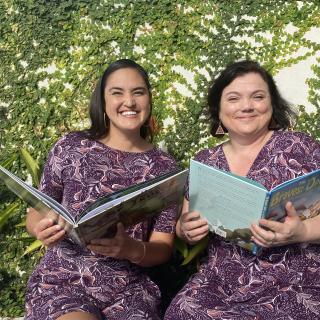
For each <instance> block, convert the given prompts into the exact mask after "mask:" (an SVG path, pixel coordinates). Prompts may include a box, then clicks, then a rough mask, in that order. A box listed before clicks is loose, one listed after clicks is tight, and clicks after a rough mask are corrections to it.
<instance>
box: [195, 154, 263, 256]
mask: <svg viewBox="0 0 320 320" xmlns="http://www.w3.org/2000/svg"><path fill="white" fill-rule="evenodd" d="M243 178H244V177H238V176H236V175H234V174H229V173H228V172H225V171H222V170H219V169H216V168H213V167H210V166H207V165H205V164H202V163H200V162H198V161H195V160H191V161H190V185H189V201H190V210H192V211H193V210H197V211H199V212H200V213H201V215H202V216H203V217H205V218H206V219H207V221H208V223H209V228H210V230H211V231H213V232H215V233H216V234H218V235H220V236H221V237H223V238H226V239H227V240H229V241H234V242H237V243H238V244H239V245H241V246H243V247H246V248H247V249H249V250H251V249H252V247H253V243H252V242H251V241H250V239H251V232H250V229H249V226H250V224H251V223H253V222H257V221H258V220H259V219H260V218H261V215H262V212H263V208H264V203H265V199H266V195H267V190H266V189H265V188H264V187H263V186H262V185H260V184H257V183H256V182H252V183H251V180H250V179H247V178H245V179H243ZM247 242H250V243H247ZM248 246H249V247H248Z"/></svg>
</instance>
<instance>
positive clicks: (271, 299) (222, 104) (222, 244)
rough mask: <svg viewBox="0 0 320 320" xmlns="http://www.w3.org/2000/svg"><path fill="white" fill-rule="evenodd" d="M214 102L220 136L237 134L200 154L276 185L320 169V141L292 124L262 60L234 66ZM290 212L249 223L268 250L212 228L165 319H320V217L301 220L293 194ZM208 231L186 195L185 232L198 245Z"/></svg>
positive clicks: (180, 230) (219, 83)
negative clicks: (257, 250) (258, 250)
mask: <svg viewBox="0 0 320 320" xmlns="http://www.w3.org/2000/svg"><path fill="white" fill-rule="evenodd" d="M208 105H209V114H210V119H211V124H212V131H211V132H212V134H213V135H215V136H216V135H217V134H221V133H225V132H228V133H229V139H228V140H227V141H226V142H224V143H222V144H220V145H218V146H216V147H214V148H212V149H205V150H202V151H200V152H199V153H198V154H197V155H196V157H195V158H196V160H198V161H200V162H202V163H205V164H206V165H208V166H212V167H215V168H218V169H221V170H224V171H227V172H231V173H235V174H238V175H241V176H246V177H247V178H249V179H252V180H255V181H257V182H259V183H261V184H262V185H264V186H265V188H266V189H268V190H270V189H272V188H273V187H275V186H277V185H279V184H281V183H282V182H285V181H287V180H290V179H292V178H294V177H297V176H302V175H304V174H305V173H307V172H311V171H314V170H316V169H319V167H320V145H319V143H318V142H317V141H315V140H313V139H312V138H311V137H309V136H308V135H306V134H305V133H301V132H291V131H287V130H286V129H287V128H288V126H289V125H290V121H291V120H292V117H293V115H294V113H293V112H292V111H291V110H290V106H289V104H288V103H287V102H286V101H285V100H284V99H282V98H281V96H280V94H279V92H278V89H277V88H276V86H275V83H274V81H273V79H272V77H271V75H270V74H269V73H268V72H267V71H266V70H264V69H263V68H262V67H261V66H260V65H259V64H258V63H256V62H253V61H240V62H235V63H233V64H231V65H229V66H228V67H227V68H226V69H225V70H224V71H223V72H222V73H221V74H220V75H219V77H218V78H217V79H216V80H215V81H214V83H213V84H212V87H211V89H210V91H209V95H208ZM235 196H236V195H235ZM253 196H254V195H253ZM283 210H285V211H286V212H285V214H286V218H285V220H284V222H277V221H270V220H265V219H261V220H260V221H259V225H258V224H256V222H252V225H251V226H248V228H249V227H250V230H251V233H252V238H251V240H252V241H254V242H255V243H256V244H258V245H260V246H261V247H263V248H264V250H263V252H262V254H261V256H254V255H252V254H251V252H249V251H247V250H246V249H243V248H241V247H239V246H238V245H237V244H234V243H232V242H230V241H228V240H227V239H226V238H223V237H221V236H219V235H218V234H210V236H209V239H210V240H209V243H208V249H207V252H208V257H207V258H206V259H204V260H203V263H202V265H201V266H200V270H199V272H198V273H196V274H195V275H193V277H192V278H191V279H190V280H189V282H188V283H187V284H186V285H185V286H184V287H183V288H182V290H181V291H180V292H179V293H178V295H177V296H176V297H175V298H174V299H173V301H172V303H171V305H170V306H169V308H168V310H167V312H166V315H165V319H166V320H178V319H197V320H207V319H216V320H217V319H221V320H222V319H233V320H243V319H263V320H273V319H279V320H280V319H283V320H284V319H308V320H313V319H319V317H320V306H319V301H320V274H319V272H315V270H317V271H318V270H319V269H320V246H319V245H318V244H316V242H318V243H319V241H320V233H319V230H320V216H319V215H318V216H317V217H313V218H309V219H306V220H303V221H301V220H300V218H299V216H298V215H297V214H296V211H295V208H294V207H293V205H292V203H291V202H290V198H288V202H287V203H286V206H285V208H283ZM208 232H209V228H208V222H207V221H206V220H205V219H203V218H201V215H200V213H199V212H197V211H192V212H189V194H188V193H186V198H185V200H184V204H183V210H182V214H181V216H180V218H179V221H178V223H177V235H178V236H179V237H181V238H183V239H185V240H186V241H187V242H189V243H190V244H195V243H196V242H198V241H199V240H201V239H203V238H204V237H205V236H206V235H207V234H208ZM250 236H251V235H250Z"/></svg>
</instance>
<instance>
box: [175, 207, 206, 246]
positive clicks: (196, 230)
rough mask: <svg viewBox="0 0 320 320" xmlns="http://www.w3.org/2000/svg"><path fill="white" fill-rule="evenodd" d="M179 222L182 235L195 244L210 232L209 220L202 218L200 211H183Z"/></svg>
mask: <svg viewBox="0 0 320 320" xmlns="http://www.w3.org/2000/svg"><path fill="white" fill-rule="evenodd" d="M178 224H179V226H180V235H181V236H182V238H184V239H185V240H186V241H187V242H188V243H190V244H195V243H196V242H198V241H199V240H201V239H202V238H204V237H205V236H206V235H207V234H208V232H209V225H208V222H207V220H205V219H203V218H201V216H200V213H199V212H198V211H191V212H188V211H186V212H182V213H181V216H180V219H179V221H178Z"/></svg>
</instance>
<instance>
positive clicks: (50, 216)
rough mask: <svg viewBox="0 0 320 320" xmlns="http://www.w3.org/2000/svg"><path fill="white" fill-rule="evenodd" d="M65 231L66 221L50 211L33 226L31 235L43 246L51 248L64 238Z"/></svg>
mask: <svg viewBox="0 0 320 320" xmlns="http://www.w3.org/2000/svg"><path fill="white" fill-rule="evenodd" d="M66 229H67V223H66V221H65V220H64V219H63V218H62V217H60V216H59V215H58V214H56V213H55V212H54V211H50V212H49V213H47V214H46V216H45V217H44V218H42V219H41V220H39V221H38V223H36V224H35V226H34V228H33V232H32V233H33V235H34V236H35V237H36V238H37V239H38V240H40V241H41V242H42V243H43V244H44V245H45V246H53V245H55V244H57V243H58V242H59V241H61V240H62V239H63V238H64V236H65V234H66Z"/></svg>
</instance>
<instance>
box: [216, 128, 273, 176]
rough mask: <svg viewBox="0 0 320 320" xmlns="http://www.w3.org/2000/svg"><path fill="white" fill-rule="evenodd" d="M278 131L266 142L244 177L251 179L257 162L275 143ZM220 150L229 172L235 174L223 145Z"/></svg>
mask: <svg viewBox="0 0 320 320" xmlns="http://www.w3.org/2000/svg"><path fill="white" fill-rule="evenodd" d="M276 133H277V131H273V133H272V135H271V136H270V137H269V139H268V140H267V141H266V143H265V144H264V145H263V146H262V148H261V149H260V151H259V152H258V154H257V156H256V157H255V159H254V160H253V162H252V164H251V166H250V168H249V170H248V172H247V174H246V175H245V176H243V177H247V178H249V177H250V174H251V172H252V171H253V168H254V167H255V166H256V163H257V161H258V160H259V159H260V158H261V155H262V153H263V152H264V150H265V148H267V146H268V145H269V144H270V143H271V141H273V138H274V136H275V135H276ZM220 150H221V153H222V156H223V158H224V159H223V160H224V161H225V164H226V169H227V171H228V172H231V173H233V172H232V171H231V170H230V165H229V162H228V159H227V156H226V154H225V152H224V150H223V144H221V145H220Z"/></svg>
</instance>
